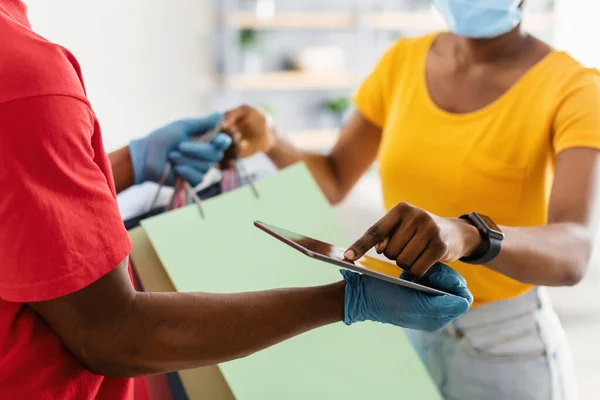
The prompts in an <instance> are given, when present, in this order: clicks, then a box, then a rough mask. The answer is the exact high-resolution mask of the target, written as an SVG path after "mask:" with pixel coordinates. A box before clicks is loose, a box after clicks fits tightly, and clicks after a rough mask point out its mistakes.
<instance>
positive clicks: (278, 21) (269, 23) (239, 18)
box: [231, 12, 356, 29]
mask: <svg viewBox="0 0 600 400" xmlns="http://www.w3.org/2000/svg"><path fill="white" fill-rule="evenodd" d="M231 23H232V24H234V25H236V26H239V27H241V28H254V29H332V28H337V29H349V28H353V27H355V26H356V21H355V18H354V16H353V15H352V14H350V13H345V12H285V13H277V14H275V16H274V17H273V18H270V19H268V20H261V19H259V18H257V17H256V15H255V14H254V13H238V14H235V15H234V16H233V17H232V19H231Z"/></svg>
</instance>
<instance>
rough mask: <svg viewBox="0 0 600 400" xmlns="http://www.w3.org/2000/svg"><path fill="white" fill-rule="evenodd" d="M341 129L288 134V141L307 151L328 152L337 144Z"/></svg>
mask: <svg viewBox="0 0 600 400" xmlns="http://www.w3.org/2000/svg"><path fill="white" fill-rule="evenodd" d="M339 133H340V130H339V129H315V130H308V131H297V132H290V133H288V135H287V137H288V139H289V140H290V141H291V142H292V143H293V144H295V145H296V146H298V147H300V148H302V149H306V150H327V149H331V148H332V147H333V145H334V144H335V143H336V141H337V139H338V136H339Z"/></svg>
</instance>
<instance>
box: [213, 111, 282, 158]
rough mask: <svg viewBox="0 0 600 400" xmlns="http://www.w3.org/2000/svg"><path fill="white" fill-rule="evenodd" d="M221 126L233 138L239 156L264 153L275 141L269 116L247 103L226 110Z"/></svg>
mask: <svg viewBox="0 0 600 400" xmlns="http://www.w3.org/2000/svg"><path fill="white" fill-rule="evenodd" d="M222 127H223V130H224V131H225V132H227V133H228V134H230V135H231V137H232V138H233V141H234V143H235V144H236V146H237V148H238V151H239V154H238V155H239V156H240V157H248V156H251V155H253V154H256V153H266V152H268V151H270V150H271V149H272V148H273V146H274V145H275V142H276V135H275V129H274V126H273V123H272V120H271V118H270V116H268V115H267V114H265V113H263V112H261V111H259V110H257V109H256V108H253V107H250V106H247V105H243V106H240V107H238V108H236V109H233V110H231V111H228V112H226V113H225V116H224V118H223V125H222Z"/></svg>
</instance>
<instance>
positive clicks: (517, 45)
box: [454, 25, 531, 64]
mask: <svg viewBox="0 0 600 400" xmlns="http://www.w3.org/2000/svg"><path fill="white" fill-rule="evenodd" d="M530 39H531V36H530V35H529V34H527V33H526V32H524V31H523V30H521V26H520V25H519V26H517V27H516V28H515V29H513V30H512V31H510V32H508V33H506V34H504V35H501V36H498V37H495V38H492V39H469V38H465V37H461V36H456V35H455V36H454V40H455V42H454V43H455V47H454V55H455V57H456V58H457V60H458V61H459V62H460V63H461V64H489V63H498V62H502V61H511V60H514V59H516V58H517V57H518V55H519V54H521V52H522V51H523V49H524V48H525V47H526V46H527V45H528V44H529V43H530Z"/></svg>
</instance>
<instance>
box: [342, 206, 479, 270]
mask: <svg viewBox="0 0 600 400" xmlns="http://www.w3.org/2000/svg"><path fill="white" fill-rule="evenodd" d="M481 245H482V243H481V235H480V234H479V232H478V231H477V228H475V227H474V226H472V225H470V224H469V223H468V222H467V221H463V220H462V219H458V218H442V217H438V216H437V215H434V214H431V213H429V212H427V211H425V210H423V209H421V208H418V207H414V206H412V205H410V204H407V203H400V204H398V205H397V206H396V207H394V208H393V209H392V210H391V211H390V212H389V213H387V214H386V215H385V216H384V217H383V218H382V219H380V220H379V222H377V223H376V224H375V225H373V226H372V227H371V228H369V230H368V231H367V232H366V233H365V234H364V235H363V236H362V237H361V238H360V239H358V240H357V241H356V242H355V243H354V244H353V245H352V246H351V247H350V248H349V249H348V251H347V252H346V254H345V257H346V258H347V259H348V260H351V261H356V260H357V259H359V258H360V257H362V256H363V255H364V254H365V253H366V252H367V251H369V250H370V249H371V248H372V247H374V246H376V249H377V252H378V253H380V254H381V253H383V254H384V255H385V256H386V257H387V258H389V259H391V260H394V261H396V264H397V265H398V266H399V267H400V268H402V269H404V270H406V271H410V273H411V274H413V275H415V276H423V275H425V273H426V272H427V271H428V270H429V269H430V268H431V266H432V265H434V264H435V263H436V262H451V261H456V260H458V259H460V258H462V257H465V256H469V255H471V254H473V253H475V251H477V250H478V249H479V247H480V246H481Z"/></svg>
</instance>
